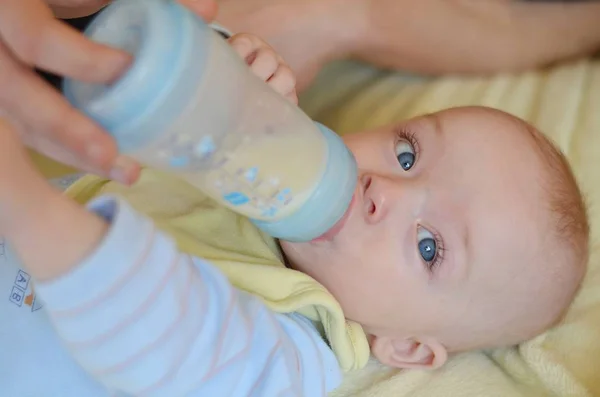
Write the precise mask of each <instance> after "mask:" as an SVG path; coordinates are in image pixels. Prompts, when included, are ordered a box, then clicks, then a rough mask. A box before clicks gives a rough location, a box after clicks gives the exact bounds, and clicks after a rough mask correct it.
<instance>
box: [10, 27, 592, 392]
mask: <svg viewBox="0 0 600 397" xmlns="http://www.w3.org/2000/svg"><path fill="white" fill-rule="evenodd" d="M233 45H234V48H236V49H238V51H239V52H240V54H242V56H244V57H245V58H246V59H247V60H248V62H249V63H250V64H251V67H252V68H253V70H254V71H255V73H257V75H259V76H261V77H262V78H264V79H265V80H266V81H267V82H268V83H271V85H272V86H273V87H274V88H275V89H276V90H278V91H279V92H280V93H282V94H284V95H288V97H290V98H291V99H292V100H295V94H294V92H293V85H292V86H289V81H290V80H289V73H288V71H287V69H285V65H283V64H282V62H281V60H280V59H279V58H278V57H277V56H276V55H274V54H273V53H272V52H271V50H269V49H268V47H266V46H265V45H264V44H263V43H261V42H260V41H259V40H258V39H256V38H253V37H251V36H243V40H241V41H238V42H237V44H233ZM257 49H258V50H257ZM261 65H262V66H261ZM282 68H283V69H282ZM281 69H282V70H283V71H284V72H283V73H278V72H277V71H278V70H281ZM282 75H283V76H287V77H277V76H282ZM283 81H285V83H282V82H283ZM292 81H293V80H292ZM345 141H346V143H347V145H348V147H349V148H350V150H351V151H352V152H353V153H354V155H355V157H356V160H357V162H358V165H359V168H360V180H359V184H358V186H357V190H356V195H355V197H356V199H355V200H354V204H353V206H352V208H351V210H350V211H351V212H350V214H349V217H348V219H347V221H346V222H345V224H344V225H343V227H342V228H341V230H339V232H338V233H336V234H335V235H330V236H327V238H325V239H320V240H319V241H314V242H310V243H291V242H286V241H279V242H278V244H277V242H275V241H274V240H273V239H270V238H268V237H266V236H264V235H263V234H261V233H260V232H259V231H258V230H256V229H255V228H253V226H251V224H250V223H249V222H248V221H246V220H244V219H242V218H241V217H239V216H237V215H236V214H233V213H231V212H230V211H228V210H226V209H223V208H220V207H218V206H216V205H215V204H214V203H212V202H211V201H210V200H209V199H207V198H205V197H203V196H202V195H201V193H200V192H197V191H196V190H195V189H193V188H192V187H190V186H188V185H187V184H185V183H184V182H182V181H175V180H174V179H172V178H167V177H163V176H160V175H158V176H157V174H154V173H152V172H151V171H147V172H146V174H145V175H144V176H143V177H142V180H141V182H140V183H139V184H138V185H136V186H134V187H132V188H125V187H119V186H118V185H116V184H113V183H107V181H99V180H91V179H89V178H88V179H85V180H83V181H80V183H79V187H78V188H77V186H76V187H75V188H74V189H75V190H72V191H71V195H74V196H77V197H78V198H79V199H80V200H81V199H82V197H84V196H85V197H88V196H93V195H95V194H96V193H112V194H114V193H118V194H120V195H121V196H124V197H125V198H127V201H125V200H123V199H120V198H115V197H114V196H105V197H102V198H99V199H96V200H93V201H92V202H91V203H90V204H88V210H85V209H83V208H82V207H81V206H79V205H78V204H77V203H75V202H74V201H73V200H71V199H69V198H68V197H66V196H64V195H61V194H60V193H59V192H57V191H55V190H54V189H53V188H51V187H50V186H49V185H48V184H47V183H46V182H45V181H44V180H43V178H42V177H41V176H40V175H38V174H37V172H36V171H35V170H34V168H33V166H32V165H31V164H30V162H29V161H28V159H27V156H26V155H25V152H24V151H23V149H22V148H21V145H20V142H19V141H18V139H17V137H16V136H15V135H14V134H12V133H11V132H10V131H9V129H8V128H7V126H6V125H0V148H2V151H3V154H2V155H1V156H0V233H1V234H2V235H4V236H5V237H6V239H7V240H8V242H9V243H10V246H11V250H14V252H16V255H17V256H18V258H19V260H20V264H14V263H12V264H11V263H10V256H11V255H12V251H7V253H5V254H4V256H5V257H8V259H9V260H7V261H6V263H5V264H3V265H2V266H0V287H1V288H3V289H2V290H3V291H7V293H8V291H10V294H9V295H10V297H9V301H8V302H6V304H4V305H1V306H0V318H2V323H3V328H2V332H1V334H0V335H2V339H1V340H0V350H2V352H3V360H2V361H1V362H0V384H1V385H2V389H3V390H4V392H5V393H6V395H32V396H33V395H35V396H41V395H51V396H58V395H60V396H83V395H85V396H91V397H94V396H108V395H114V394H115V393H116V394H117V395H121V394H122V393H125V394H127V395H151V396H168V397H173V396H183V395H186V396H187V395H193V396H228V395H235V396H250V395H251V396H276V395H305V396H321V395H325V394H326V393H327V392H329V391H331V390H333V389H334V388H336V387H337V386H338V385H339V383H340V381H341V372H342V371H341V370H340V369H341V368H342V369H350V368H360V367H361V366H362V365H364V363H365V357H366V356H365V354H363V350H366V351H368V350H369V349H368V348H369V347H370V352H371V353H372V354H373V355H374V356H375V357H376V358H377V359H378V360H379V361H381V362H382V363H384V364H386V365H389V366H393V367H397V368H425V369H427V368H430V369H431V368H437V367H439V366H441V365H442V364H444V362H445V361H446V360H447V357H448V355H450V354H452V353H457V352H463V351H468V350H472V349H481V348H490V347H496V346H507V345H513V344H517V343H519V342H521V341H524V340H526V339H528V338H531V337H533V336H535V335H537V334H539V333H541V332H543V331H544V330H546V329H548V328H549V327H552V326H553V325H554V324H556V323H557V322H558V321H559V320H560V319H561V316H562V315H563V314H564V313H565V311H566V310H567V308H568V307H569V305H570V303H571V301H572V300H573V298H574V296H575V294H576V292H577V290H578V287H579V285H580V283H581V280H582V278H583V275H584V273H585V267H586V260H587V251H588V224H587V219H586V212H585V207H584V204H583V201H582V197H581V194H580V192H579V189H578V187H577V184H576V182H575V179H574V178H573V175H572V173H571V171H570V169H569V166H568V164H567V162H566V161H565V159H564V157H563V156H562V155H561V154H560V152H559V151H558V150H557V149H556V148H555V147H554V146H553V145H552V144H551V143H550V142H549V141H548V140H547V139H546V138H545V137H543V136H542V135H541V134H540V133H539V132H538V131H536V130H535V129H534V128H533V127H531V126H529V125H528V124H526V123H525V122H523V121H521V120H519V119H517V118H515V117H512V116H510V115H508V114H505V113H502V112H500V111H496V110H491V109H486V108H458V109H450V110H446V111H443V112H439V113H435V114H431V115H426V116H423V117H418V118H416V119H413V120H409V121H406V122H402V123H399V124H397V125H394V126H391V127H384V128H379V129H376V130H374V131H367V132H363V133H358V134H354V135H350V136H348V137H346V138H345ZM90 181H91V182H90ZM75 191H77V192H75ZM84 192H85V194H84ZM90 192H92V193H90ZM153 203H154V204H153ZM134 208H136V209H138V210H140V211H141V212H144V213H146V215H149V216H150V217H151V218H153V220H154V223H153V222H152V221H150V220H149V219H147V218H145V217H144V216H142V215H141V214H140V212H138V211H136V210H135V209H134ZM154 225H156V229H158V230H162V231H163V232H164V234H163V232H160V231H157V230H156V229H155V226H154ZM167 235H171V236H173V237H174V238H175V240H176V242H177V244H178V246H179V248H178V247H176V245H175V243H174V242H173V241H172V240H171V239H170V238H169V237H167ZM192 246H193V247H194V248H190V247H192ZM180 250H181V251H180ZM183 252H185V253H183ZM189 254H194V255H189ZM284 264H285V265H284ZM21 267H22V268H21ZM264 274H269V275H272V276H273V279H266V280H265V278H264V277H259V276H261V275H264ZM225 275H226V276H227V277H225ZM33 280H35V284H34V281H33ZM261 282H262V283H263V284H261ZM265 282H267V283H268V285H267V284H265ZM33 285H35V289H33ZM233 285H235V286H237V287H239V288H235V287H234V286H233ZM259 285H262V287H264V288H263V289H262V291H263V292H264V294H262V295H260V296H257V293H255V292H256V291H258V290H259V289H260V288H258V286H259ZM262 287H261V288H262ZM323 287H324V288H323ZM286 288H289V289H293V290H294V292H293V293H282V292H281V291H283V290H285V289H286ZM37 294H39V296H40V297H41V300H40V298H38V296H37ZM313 298H314V302H313V301H310V304H305V303H306V302H307V301H308V300H310V299H313ZM42 300H43V303H42ZM36 302H37V305H36ZM281 302H284V304H282V303H281ZM303 302H304V303H303ZM42 305H43V306H42ZM24 308H31V310H25V311H24V310H23V309H24ZM310 308H312V309H314V310H312V311H311V310H309V309H310ZM34 309H35V310H34ZM38 309H39V310H38ZM336 316H337V317H336ZM340 318H341V320H340ZM357 324H360V326H358V325H357ZM52 327H53V328H54V331H53V330H52ZM60 340H62V344H61V343H60ZM363 347H364V349H363ZM361 349H362V350H361ZM76 362H77V363H78V364H79V365H80V366H81V367H80V366H78V365H77V364H76ZM82 368H83V369H85V371H86V372H87V374H86V372H84V370H83V369H82ZM88 374H89V375H88ZM34 376H37V378H34Z"/></svg>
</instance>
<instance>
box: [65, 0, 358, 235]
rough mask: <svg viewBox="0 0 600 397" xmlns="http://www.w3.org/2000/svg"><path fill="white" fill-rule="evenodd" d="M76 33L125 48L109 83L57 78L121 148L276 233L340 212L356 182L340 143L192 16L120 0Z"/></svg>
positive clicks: (153, 2)
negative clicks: (129, 59)
mask: <svg viewBox="0 0 600 397" xmlns="http://www.w3.org/2000/svg"><path fill="white" fill-rule="evenodd" d="M86 35H87V36H88V37H90V38H91V39H92V40H95V41H98V42H101V43H104V44H107V45H110V46H113V47H117V48H121V49H123V50H125V51H127V52H129V53H131V54H132V55H133V57H134V61H133V64H132V66H131V67H130V69H129V70H128V71H127V72H125V74H124V75H123V76H122V77H121V78H120V79H119V80H118V81H115V82H113V83H112V84H109V85H98V84H90V83H84V82H80V81H75V80H69V79H67V80H65V84H64V92H65V95H66V97H67V98H68V99H69V101H70V102H71V103H72V104H73V105H74V106H75V107H77V108H79V109H80V110H81V111H83V112H84V113H85V114H87V115H88V116H89V117H91V118H92V119H93V120H95V121H96V122H97V123H99V124H100V125H101V126H102V127H104V128H105V129H106V130H107V131H108V132H109V133H110V134H111V135H112V136H114V138H115V140H116V141H117V144H118V146H119V149H120V150H121V152H123V153H126V154H127V155H129V156H131V157H133V158H135V159H137V160H139V161H140V162H141V163H142V164H145V165H148V166H150V167H152V168H155V169H160V170H163V171H167V172H171V173H174V174H176V175H178V176H180V177H182V178H184V179H186V180H187V181H188V182H189V183H191V184H193V185H195V186H197V187H198V188H199V189H201V190H202V191H203V192H205V193H206V194H207V195H209V196H210V197H212V198H213V199H215V200H217V201H218V202H220V203H222V204H223V205H225V206H227V207H229V208H231V209H232V210H234V211H236V212H238V213H240V214H243V215H245V216H247V217H249V218H250V219H251V220H252V221H253V222H254V223H255V224H256V225H257V226H258V227H259V228H260V229H262V230H264V231H265V232H266V233H268V234H270V235H272V236H274V237H277V238H281V239H285V240H288V241H310V240H313V239H315V238H317V237H319V236H322V235H323V234H324V233H326V232H327V231H328V230H330V229H332V227H333V226H335V225H336V223H338V221H340V219H342V217H343V215H344V214H345V213H346V211H347V209H348V208H349V206H350V202H351V200H352V196H353V194H354V189H355V187H356V183H357V170H356V164H355V161H354V158H353V156H352V154H351V153H350V151H349V150H348V149H347V148H346V146H345V145H344V143H343V142H342V140H341V139H340V138H339V137H338V136H337V135H336V134H334V133H333V132H332V131H330V130H329V129H327V128H326V127H324V126H322V125H320V124H317V123H315V122H313V121H312V120H311V119H310V118H309V117H308V116H306V114H304V113H303V112H302V111H301V110H300V109H299V108H298V107H297V106H295V105H293V104H292V103H290V102H289V101H288V100H286V99H285V98H283V97H282V96H281V95H279V94H277V93H276V92H274V91H273V90H272V89H271V88H270V87H269V86H268V85H267V84H265V83H264V82H263V81H261V80H260V79H259V78H258V77H256V76H254V75H253V74H252V72H251V71H250V70H249V68H248V67H247V65H246V64H245V63H244V61H243V60H242V59H241V58H240V57H239V56H238V55H237V54H236V53H235V52H234V51H233V50H232V49H231V48H230V46H229V44H228V43H227V42H226V41H225V40H223V38H222V37H221V36H219V35H218V34H217V33H215V32H214V31H213V30H212V29H211V28H210V27H209V26H208V25H206V24H205V23H204V22H202V21H201V20H199V18H197V17H196V16H194V15H193V14H192V13H190V12H188V11H187V10H186V9H184V8H183V7H182V6H180V5H178V4H177V3H175V2H174V1H171V0H121V1H117V2H114V3H113V4H112V5H110V6H108V7H107V8H106V9H105V10H104V11H103V12H102V13H101V14H100V15H99V16H98V17H97V18H96V19H95V20H94V21H93V22H92V24H91V25H90V26H89V27H88V29H87V30H86Z"/></svg>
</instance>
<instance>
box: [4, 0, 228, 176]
mask: <svg viewBox="0 0 600 397" xmlns="http://www.w3.org/2000/svg"><path fill="white" fill-rule="evenodd" d="M108 2H109V1H106V0H48V1H46V2H44V1H42V0H25V1H24V0H2V1H0V87H1V89H0V116H2V115H3V116H5V117H7V118H9V119H10V120H11V122H12V124H13V125H14V126H16V128H17V130H18V131H19V134H20V136H21V139H22V140H23V141H24V142H25V143H26V144H27V145H28V146H30V147H31V148H33V149H35V150H36V151H38V152H40V153H42V154H44V155H46V156H49V157H51V158H53V159H55V160H57V161H60V162H62V163H65V164H68V165H71V166H74V167H76V168H79V169H81V170H84V171H88V172H93V173H96V174H99V175H105V176H110V177H111V178H113V179H115V180H118V181H120V182H124V183H131V182H133V181H135V179H137V177H138V175H139V166H138V165H137V164H136V163H135V162H133V161H132V160H130V159H128V158H126V157H124V156H120V155H119V154H118V152H117V147H116V144H115V142H114V140H113V139H112V138H111V137H110V136H109V135H108V134H107V133H106V132H105V131H104V130H103V129H102V128H101V127H100V126H98V125H97V124H95V123H94V122H93V121H92V120H90V119H88V118H87V117H86V116H85V115H83V114H81V113H80V112H79V111H77V109H75V108H73V107H72V106H71V105H70V104H69V103H68V102H67V101H66V100H65V98H64V97H62V96H61V95H60V93H58V92H57V91H56V90H55V89H53V88H52V87H51V86H49V85H48V84H46V83H45V82H44V81H43V80H42V79H41V78H40V77H38V76H37V74H36V73H35V72H34V68H38V69H42V70H45V71H47V72H51V73H55V74H59V75H63V76H67V77H70V78H74V79H79V80H83V81H88V82H94V83H107V82H110V81H113V80H114V79H115V78H117V77H118V76H119V75H120V74H121V73H122V72H123V71H124V70H125V69H126V68H127V66H128V65H129V64H130V62H131V57H130V56H129V54H127V53H125V52H122V51H119V50H116V49H112V48H109V47H107V46H104V45H101V44H98V43H94V42H92V41H90V40H88V39H87V38H85V37H84V36H83V35H82V34H81V33H79V32H77V31H76V30H74V29H72V28H71V27H69V26H67V25H66V24H64V23H62V22H60V21H59V20H57V19H56V18H55V17H54V15H53V13H52V9H51V8H50V7H54V9H60V10H62V12H64V11H65V10H68V11H69V12H70V15H71V16H76V15H77V13H78V12H79V13H80V14H81V15H85V13H87V14H89V13H90V12H91V10H93V9H99V8H101V7H102V6H104V5H105V4H107V3H108ZM180 2H181V3H182V4H183V5H185V6H186V7H188V8H189V9H190V10H192V11H193V12H195V13H196V14H197V15H199V16H200V17H202V18H204V19H205V20H207V21H211V20H212V19H213V18H214V16H215V14H216V3H215V1H214V0H181V1H180Z"/></svg>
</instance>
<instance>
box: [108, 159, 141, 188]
mask: <svg viewBox="0 0 600 397" xmlns="http://www.w3.org/2000/svg"><path fill="white" fill-rule="evenodd" d="M138 174H139V165H138V164H137V163H136V162H135V161H134V160H132V159H130V158H128V157H125V156H119V157H118V158H117V160H116V161H115V163H114V165H113V167H112V169H111V170H110V174H109V177H110V179H112V180H114V181H117V182H121V183H123V184H126V185H127V184H130V183H131V182H134V180H135V179H136V177H137V175H138Z"/></svg>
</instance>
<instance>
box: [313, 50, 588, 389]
mask: <svg viewBox="0 0 600 397" xmlns="http://www.w3.org/2000/svg"><path fill="white" fill-rule="evenodd" d="M302 103H303V106H304V108H305V109H306V110H307V111H308V112H309V114H310V115H311V116H313V117H314V118H316V119H318V120H319V121H321V122H323V123H324V124H326V125H328V126H329V127H331V128H333V129H334V130H335V131H337V132H339V133H347V132H351V131H358V130H363V129H365V128H371V127H374V126H378V125H383V124H388V123H390V122H393V121H396V120H400V119H405V118H408V117H411V116H414V115H418V114H422V113H425V112H431V111H435V110H439V109H443V108H448V107H452V106H460V105H485V106H492V107H496V108H499V109H502V110H505V111H508V112H510V113H513V114H515V115H517V116H520V117H522V118H524V119H526V120H529V121H530V122H532V123H533V124H535V125H536V126H537V127H538V128H540V129H541V130H542V131H543V132H545V133H546V134H548V135H549V136H550V137H552V138H553V139H554V140H555V141H556V142H557V143H558V144H559V146H560V147H561V148H562V149H563V150H564V151H565V152H566V153H567V155H568V157H569V159H570V160H571V163H572V165H573V167H574V169H575V172H576V174H577V177H578V178H579V180H580V182H581V183H582V186H583V189H584V191H585V193H586V195H587V198H588V201H589V204H590V207H591V211H590V212H591V217H592V236H593V252H592V256H591V261H590V269H589V272H588V276H587V278H586V281H585V284H584V287H583V290H582V292H581V294H580V296H579V297H578V299H577V301H576V302H575V304H574V306H573V308H572V309H571V311H570V313H569V314H568V316H567V318H566V320H565V322H564V324H562V325H561V326H559V327H557V328H555V329H553V330H551V331H550V332H547V333H546V334H544V335H542V336H540V337H538V338H536V339H535V340H532V341H530V342H528V343H525V344H523V345H522V346H520V347H518V348H514V349H505V350H498V351H494V352H480V353H470V354H464V355H462V356H458V357H455V358H453V359H452V360H451V361H450V362H449V364H448V365H447V366H445V367H443V368H442V369H440V370H438V371H435V372H422V371H393V370H388V369H383V368H381V367H379V366H378V365H377V364H376V363H373V362H372V363H371V364H370V365H369V366H368V367H367V369H366V370H363V371H361V372H359V373H353V374H350V375H348V376H347V377H346V380H345V384H344V385H343V387H342V388H341V390H339V391H338V392H336V393H335V395H336V396H369V397H376V396H382V397H392V396H393V397H398V396H405V397H409V396H410V397H420V396H423V397H425V396H427V397H448V396H451V397H458V396H473V397H475V396H477V397H482V396H485V397H492V396H498V397H512V396H598V395H600V275H599V271H600V244H599V243H600V241H599V240H598V237H599V235H598V231H599V227H600V218H599V217H600V213H599V212H598V210H597V206H598V205H599V204H600V61H595V62H594V61H581V62H577V63H572V64H567V65H563V66H559V67H556V68H553V69H550V70H546V71H540V72H532V73H526V74H522V75H519V76H508V75H506V76H497V77H494V78H443V79H438V80H432V81H428V80H424V79H418V78H414V77H407V76H403V75H400V74H398V73H387V72H381V71H377V70H375V69H372V68H368V67H364V66H359V65H356V64H349V63H343V64H337V65H333V66H332V67H330V68H329V69H327V70H326V71H325V72H324V73H323V74H322V75H321V76H320V78H319V81H318V84H317V85H316V87H315V88H314V89H312V90H311V91H310V92H308V93H307V94H306V95H305V96H304V97H303V98H302Z"/></svg>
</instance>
